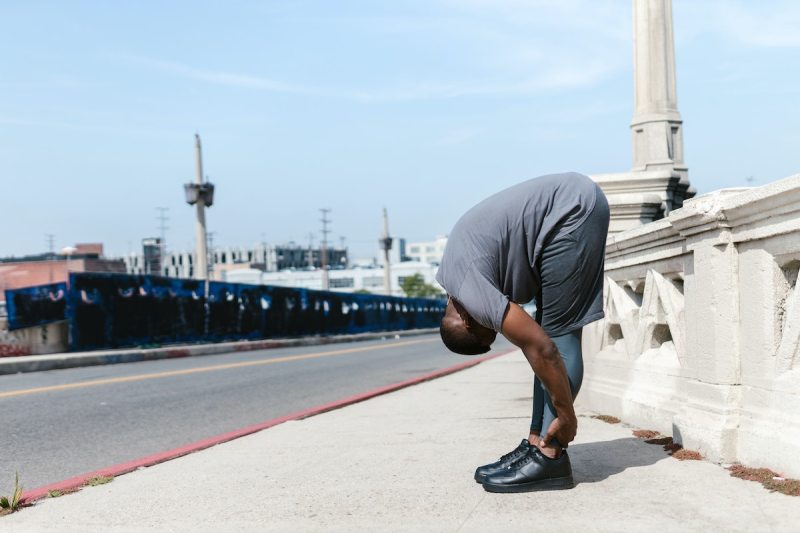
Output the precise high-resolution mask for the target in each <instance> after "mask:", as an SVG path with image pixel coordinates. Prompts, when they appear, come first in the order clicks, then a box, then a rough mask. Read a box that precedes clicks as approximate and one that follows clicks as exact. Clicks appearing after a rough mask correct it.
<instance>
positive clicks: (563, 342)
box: [531, 328, 583, 445]
mask: <svg viewBox="0 0 800 533" xmlns="http://www.w3.org/2000/svg"><path fill="white" fill-rule="evenodd" d="M582 331H583V328H579V329H576V330H575V331H571V332H569V333H567V334H566V335H559V336H558V337H553V338H552V339H553V342H554V343H555V344H556V347H557V348H558V352H559V353H560V354H561V359H563V360H564V366H566V367H567V377H569V386H570V389H572V400H573V401H575V397H576V396H577V395H578V391H579V390H581V383H582V382H583V352H582V351H581V332H582ZM555 418H556V410H555V409H554V408H553V403H552V402H551V401H550V395H549V394H548V393H547V392H546V391H545V390H544V387H542V382H541V381H539V378H538V377H534V378H533V418H532V419H531V432H532V433H539V434H541V433H542V428H544V431H547V428H549V427H550V424H551V423H552V422H553V420H554V419H555ZM542 436H544V435H542ZM552 442H553V443H554V444H557V445H558V444H559V442H558V441H557V440H555V439H553V441H552Z"/></svg>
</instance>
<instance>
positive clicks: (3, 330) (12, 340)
mask: <svg viewBox="0 0 800 533" xmlns="http://www.w3.org/2000/svg"><path fill="white" fill-rule="evenodd" d="M67 347H68V343H67V322H66V321H60V322H52V323H50V324H42V325H41V326H34V327H31V328H22V329H16V330H14V331H9V330H8V322H7V320H6V319H5V318H0V357H14V356H18V355H41V354H48V353H60V352H66V351H67Z"/></svg>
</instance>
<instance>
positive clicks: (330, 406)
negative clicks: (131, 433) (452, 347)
mask: <svg viewBox="0 0 800 533" xmlns="http://www.w3.org/2000/svg"><path fill="white" fill-rule="evenodd" d="M514 350H516V348H511V349H508V350H504V351H502V352H498V353H494V354H490V355H486V356H483V357H478V358H475V359H470V360H469V361H465V362H463V363H459V364H457V365H453V366H449V367H447V368H442V369H440V370H437V371H435V372H431V373H429V374H423V375H421V376H417V377H414V378H411V379H407V380H405V381H400V382H399V383H393V384H391V385H386V386H384V387H379V388H377V389H372V390H370V391H367V392H363V393H361V394H354V395H353V396H347V397H346V398H342V399H339V400H336V401H333V402H330V403H326V404H322V405H318V406H316V407H309V408H308V409H303V410H302V411H297V412H296V413H291V414H288V415H285V416H281V417H278V418H273V419H272V420H267V421H266V422H261V423H259V424H254V425H252V426H247V427H244V428H241V429H236V430H233V431H229V432H228V433H223V434H221V435H216V436H214V437H209V438H207V439H203V440H199V441H197V442H193V443H191V444H186V445H185V446H180V447H178V448H173V449H171V450H167V451H165V452H160V453H155V454H152V455H147V456H145V457H140V458H139V459H134V460H132V461H127V462H125V463H119V464H116V465H113V466H108V467H106V468H101V469H100V470H95V471H94V472H88V473H86V474H80V475H78V476H75V477H71V478H69V479H65V480H62V481H57V482H55V483H51V484H49V485H44V486H42V487H37V488H35V489H31V490H29V491H25V492H24V493H23V495H22V499H21V503H28V504H29V503H32V502H35V501H36V500H40V499H42V498H44V497H46V496H47V494H48V492H50V491H53V490H58V491H63V492H67V491H73V490H76V489H80V488H81V487H83V486H84V485H86V483H87V481H89V480H90V479H92V478H95V477H116V476H121V475H122V474H127V473H128V472H132V471H134V470H137V469H139V468H144V467H148V466H153V465H157V464H158V463H163V462H164V461H169V460H171V459H176V458H178V457H181V456H183V455H188V454H190V453H193V452H197V451H200V450H204V449H206V448H210V447H212V446H216V445H217V444H222V443H223V442H228V441H231V440H233V439H238V438H239V437H244V436H245V435H250V434H252V433H256V432H258V431H261V430H264V429H267V428H271V427H273V426H277V425H278V424H283V423H284V422H288V421H290V420H301V419H303V418H308V417H311V416H314V415H318V414H321V413H325V412H327V411H332V410H334V409H339V408H341V407H346V406H348V405H352V404H354V403H358V402H362V401H364V400H369V399H370V398H374V397H376V396H380V395H382V394H387V393H389V392H394V391H396V390H400V389H404V388H406V387H410V386H412V385H417V384H419V383H423V382H425V381H430V380H432V379H436V378H440V377H442V376H446V375H448V374H453V373H455V372H458V371H460V370H464V369H467V368H470V367H472V366H475V365H478V364H480V363H482V362H484V361H488V360H490V359H494V358H496V357H500V356H501V355H506V354H508V353H511V352H512V351H514Z"/></svg>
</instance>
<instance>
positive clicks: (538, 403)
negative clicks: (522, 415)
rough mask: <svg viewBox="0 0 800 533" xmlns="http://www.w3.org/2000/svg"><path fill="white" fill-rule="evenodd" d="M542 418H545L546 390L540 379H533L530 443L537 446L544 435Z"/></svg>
mask: <svg viewBox="0 0 800 533" xmlns="http://www.w3.org/2000/svg"><path fill="white" fill-rule="evenodd" d="M542 417H544V388H543V387H542V382H541V381H539V378H538V377H536V376H534V378H533V416H531V430H530V435H528V442H530V443H531V444H536V443H537V442H539V436H540V435H541V434H542V422H543V420H542Z"/></svg>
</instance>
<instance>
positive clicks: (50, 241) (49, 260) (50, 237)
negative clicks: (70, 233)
mask: <svg viewBox="0 0 800 533" xmlns="http://www.w3.org/2000/svg"><path fill="white" fill-rule="evenodd" d="M44 236H45V238H46V239H47V253H48V254H49V255H48V257H47V265H48V268H47V270H48V273H49V276H48V277H49V280H50V281H49V282H48V283H53V250H54V246H53V242H54V241H55V235H53V234H52V233H45V235H44Z"/></svg>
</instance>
